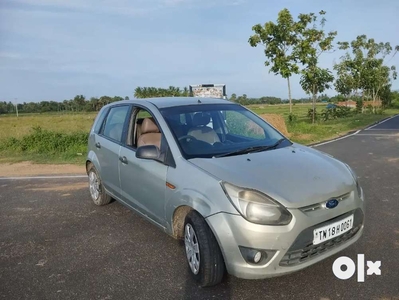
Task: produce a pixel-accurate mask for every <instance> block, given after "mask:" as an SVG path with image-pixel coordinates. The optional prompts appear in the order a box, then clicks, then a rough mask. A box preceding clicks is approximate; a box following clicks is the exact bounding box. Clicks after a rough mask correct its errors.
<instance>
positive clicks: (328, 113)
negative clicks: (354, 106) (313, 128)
mask: <svg viewBox="0 0 399 300" xmlns="http://www.w3.org/2000/svg"><path fill="white" fill-rule="evenodd" d="M352 115H353V111H352V110H351V108H350V107H346V106H336V107H333V108H329V109H323V110H322V112H321V118H322V120H323V121H328V120H331V119H338V118H346V117H350V116H352Z"/></svg>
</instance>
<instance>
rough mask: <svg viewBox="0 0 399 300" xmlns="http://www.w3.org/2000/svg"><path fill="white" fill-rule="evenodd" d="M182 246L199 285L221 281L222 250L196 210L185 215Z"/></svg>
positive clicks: (223, 267)
mask: <svg viewBox="0 0 399 300" xmlns="http://www.w3.org/2000/svg"><path fill="white" fill-rule="evenodd" d="M184 247H185V253H186V257H187V262H188V266H189V269H190V272H191V274H192V276H193V277H194V279H195V281H196V282H197V283H199V285H200V286H202V287H206V286H213V285H216V284H218V283H220V282H221V281H222V279H223V276H224V274H225V264H224V260H223V255H222V252H221V251H220V248H219V244H218V242H217V240H216V238H215V236H214V235H213V232H212V230H211V229H210V228H209V226H208V224H207V223H206V221H205V220H204V218H203V217H202V216H201V215H200V214H199V213H198V212H196V211H191V212H189V213H188V215H187V216H186V220H185V224H184Z"/></svg>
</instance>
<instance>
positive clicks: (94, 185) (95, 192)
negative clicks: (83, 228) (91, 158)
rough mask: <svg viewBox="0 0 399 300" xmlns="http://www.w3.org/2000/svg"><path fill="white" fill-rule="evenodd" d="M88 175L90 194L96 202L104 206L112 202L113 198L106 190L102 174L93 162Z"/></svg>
mask: <svg viewBox="0 0 399 300" xmlns="http://www.w3.org/2000/svg"><path fill="white" fill-rule="evenodd" d="M88 175H89V190H90V196H91V200H93V202H94V204H96V205H98V206H102V205H106V204H108V203H110V202H111V199H112V198H111V196H109V195H107V193H106V192H105V189H104V187H103V185H102V183H101V179H100V176H99V175H98V172H97V170H96V168H95V167H94V166H93V165H92V164H91V165H90V166H89V168H88Z"/></svg>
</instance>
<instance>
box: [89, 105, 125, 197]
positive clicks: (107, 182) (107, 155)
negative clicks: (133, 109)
mask: <svg viewBox="0 0 399 300" xmlns="http://www.w3.org/2000/svg"><path fill="white" fill-rule="evenodd" d="M129 109H130V105H118V106H114V107H112V108H110V109H109V112H108V115H107V116H106V117H105V119H104V123H103V124H102V127H101V130H100V132H99V134H98V135H97V136H96V139H95V148H96V149H95V151H96V154H97V158H98V161H99V163H100V174H101V175H100V176H101V180H102V183H103V185H104V187H105V188H106V190H107V191H108V192H110V193H111V194H112V195H114V196H116V197H120V182H119V152H120V149H121V141H122V136H123V131H124V127H125V123H126V121H127V116H128V112H129Z"/></svg>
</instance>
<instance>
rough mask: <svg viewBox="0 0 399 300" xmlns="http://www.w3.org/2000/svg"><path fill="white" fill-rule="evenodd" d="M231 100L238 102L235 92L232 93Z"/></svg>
mask: <svg viewBox="0 0 399 300" xmlns="http://www.w3.org/2000/svg"><path fill="white" fill-rule="evenodd" d="M230 100H231V101H233V102H236V101H237V95H236V94H234V93H233V94H231V97H230Z"/></svg>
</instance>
